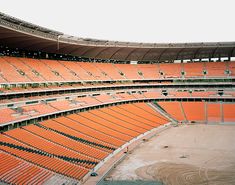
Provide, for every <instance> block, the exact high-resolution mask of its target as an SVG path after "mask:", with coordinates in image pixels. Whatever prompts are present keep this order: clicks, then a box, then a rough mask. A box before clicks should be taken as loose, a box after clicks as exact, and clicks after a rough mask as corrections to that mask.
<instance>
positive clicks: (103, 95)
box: [0, 13, 235, 185]
mask: <svg viewBox="0 0 235 185" xmlns="http://www.w3.org/2000/svg"><path fill="white" fill-rule="evenodd" d="M234 59H235V42H203V43H196V42H195V43H193V42H190V43H162V44H161V43H138V42H122V41H111V40H100V39H89V38H80V37H75V36H71V35H67V34H64V33H62V32H60V31H55V30H51V29H49V28H45V27H42V26H39V25H36V24H34V23H30V22H27V21H24V20H21V19H18V18H16V17H13V16H10V15H7V14H5V13H0V132H1V133H0V184H3V185H5V184H46V185H47V184H56V185H57V184H85V185H94V184H99V185H116V184H158V185H160V184H166V185H170V184H176V185H181V184H235V156H234V152H235V145H234V142H235V138H234V134H235V129H234V122H235V103H234V102H235V92H234V82H235V62H234V61H233V60H234Z"/></svg>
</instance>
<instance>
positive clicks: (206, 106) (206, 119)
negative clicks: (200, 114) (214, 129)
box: [204, 101, 208, 123]
mask: <svg viewBox="0 0 235 185" xmlns="http://www.w3.org/2000/svg"><path fill="white" fill-rule="evenodd" d="M204 103H205V105H204V106H205V121H206V123H208V111H207V108H208V102H206V101H205V102H204Z"/></svg>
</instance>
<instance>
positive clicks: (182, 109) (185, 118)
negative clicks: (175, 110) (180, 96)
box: [179, 102, 188, 123]
mask: <svg viewBox="0 0 235 185" xmlns="http://www.w3.org/2000/svg"><path fill="white" fill-rule="evenodd" d="M179 104H180V108H181V111H182V113H183V115H184V120H185V121H186V122H187V123H188V119H187V117H186V115H185V112H184V108H183V106H182V102H179Z"/></svg>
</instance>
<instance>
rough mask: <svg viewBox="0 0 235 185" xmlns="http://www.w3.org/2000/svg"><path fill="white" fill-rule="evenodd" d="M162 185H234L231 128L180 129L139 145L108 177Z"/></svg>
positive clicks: (234, 137)
mask: <svg viewBox="0 0 235 185" xmlns="http://www.w3.org/2000/svg"><path fill="white" fill-rule="evenodd" d="M108 176H109V177H110V179H113V180H156V181H161V182H163V183H164V184H166V185H184V184H187V185H194V184H195V185H200V184H202V185H204V184H205V185H208V184H209V185H212V184H213V185H230V184H231V185H234V184H235V125H205V124H200V125H181V126H178V127H172V128H170V129H167V130H166V131H164V132H162V133H160V134H158V135H156V136H155V137H153V138H152V139H151V140H149V141H146V142H145V143H143V144H141V145H140V146H139V147H138V148H137V149H135V150H134V151H132V153H130V154H128V157H127V158H126V159H125V160H124V161H123V162H122V163H121V164H119V165H118V166H117V167H116V168H115V169H114V170H113V171H111V173H110V174H109V175H108Z"/></svg>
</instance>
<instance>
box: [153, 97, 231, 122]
mask: <svg viewBox="0 0 235 185" xmlns="http://www.w3.org/2000/svg"><path fill="white" fill-rule="evenodd" d="M158 104H159V105H160V106H161V107H162V108H163V109H164V110H165V111H166V112H167V113H168V114H169V115H170V116H172V117H173V118H174V119H176V120H178V121H196V122H197V121H199V122H207V121H208V122H234V121H235V119H234V115H235V104H233V103H219V102H158Z"/></svg>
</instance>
